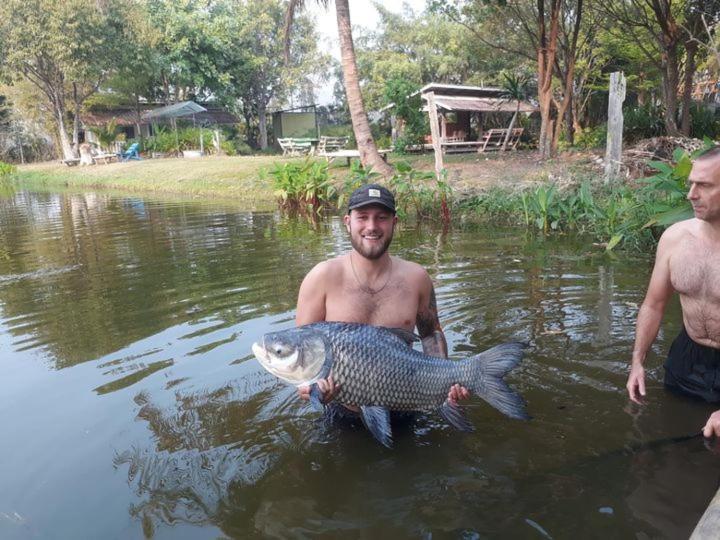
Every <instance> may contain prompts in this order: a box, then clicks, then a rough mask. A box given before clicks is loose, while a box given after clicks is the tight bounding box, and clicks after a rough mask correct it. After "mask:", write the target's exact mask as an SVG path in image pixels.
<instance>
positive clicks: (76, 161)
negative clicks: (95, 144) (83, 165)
mask: <svg viewBox="0 0 720 540" xmlns="http://www.w3.org/2000/svg"><path fill="white" fill-rule="evenodd" d="M60 163H63V164H64V165H67V166H68V167H74V166H75V165H77V164H79V163H80V158H69V159H61V160H60Z"/></svg>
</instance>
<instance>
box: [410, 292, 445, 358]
mask: <svg viewBox="0 0 720 540" xmlns="http://www.w3.org/2000/svg"><path fill="white" fill-rule="evenodd" d="M415 326H417V330H418V334H419V335H420V339H421V340H422V346H423V352H424V353H425V354H429V355H431V356H437V357H442V358H447V355H448V354H447V342H446V341H445V334H443V331H442V328H441V327H440V319H439V318H438V313H437V301H436V299H435V289H434V288H433V287H432V286H431V288H430V298H429V301H428V305H427V306H421V307H420V309H419V310H418V314H417V318H416V320H415Z"/></svg>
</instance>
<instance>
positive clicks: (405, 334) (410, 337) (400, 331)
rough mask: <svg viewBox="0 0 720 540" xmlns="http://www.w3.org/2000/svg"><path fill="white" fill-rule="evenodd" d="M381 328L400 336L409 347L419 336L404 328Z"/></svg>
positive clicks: (418, 339)
mask: <svg viewBox="0 0 720 540" xmlns="http://www.w3.org/2000/svg"><path fill="white" fill-rule="evenodd" d="M383 330H387V331H388V332H390V333H391V334H393V335H395V337H398V338H400V339H401V340H403V341H404V342H405V343H407V344H408V345H410V346H411V347H412V344H413V343H415V342H416V341H420V336H418V335H417V334H415V333H414V332H410V331H409V330H405V329H404V328H384V329H383Z"/></svg>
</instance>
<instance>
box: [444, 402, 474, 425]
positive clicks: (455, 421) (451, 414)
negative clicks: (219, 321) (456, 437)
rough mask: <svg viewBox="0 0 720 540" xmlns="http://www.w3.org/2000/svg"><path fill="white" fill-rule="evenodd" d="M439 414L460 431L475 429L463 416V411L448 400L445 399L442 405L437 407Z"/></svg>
mask: <svg viewBox="0 0 720 540" xmlns="http://www.w3.org/2000/svg"><path fill="white" fill-rule="evenodd" d="M438 412H439V413H440V416H442V417H443V418H444V419H445V420H446V421H447V422H448V423H449V424H450V425H452V426H453V427H454V428H455V429H459V430H460V431H475V428H474V427H473V425H472V424H471V423H470V420H468V419H467V418H465V413H464V412H463V410H462V409H461V408H460V407H459V406H458V405H452V404H450V402H449V401H447V400H446V401H445V403H443V404H442V406H441V407H440V408H439V409H438Z"/></svg>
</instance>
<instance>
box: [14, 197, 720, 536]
mask: <svg viewBox="0 0 720 540" xmlns="http://www.w3.org/2000/svg"><path fill="white" fill-rule="evenodd" d="M347 248H348V241H347V238H346V233H345V230H344V227H343V226H342V223H341V221H340V220H338V219H335V220H330V221H327V222H321V223H312V222H307V221H303V220H287V219H282V218H281V217H280V216H279V215H276V214H273V213H249V212H242V211H238V210H237V209H234V208H231V207H227V206H218V205H206V204H202V203H197V202H174V203H168V202H158V201H150V200H143V199H137V198H118V197H112V196H107V195H99V194H69V193H66V194H37V193H35V194H34V193H28V192H17V193H11V194H6V195H4V198H2V199H0V313H1V315H0V350H2V352H3V354H2V357H1V358H2V360H0V410H2V411H3V415H2V420H1V422H2V428H3V430H2V432H3V433H12V434H13V437H12V438H8V437H5V438H3V439H1V440H0V447H2V455H3V460H0V477H2V478H3V480H4V486H5V489H4V490H3V491H2V493H0V536H2V537H3V538H5V537H7V538H23V537H28V536H30V537H32V536H33V535H35V536H37V537H44V536H48V535H50V534H54V533H55V532H57V534H58V535H61V536H63V537H105V536H120V537H138V536H142V535H144V536H146V537H151V536H152V537H173V538H184V537H187V538H204V537H207V538H215V537H217V536H219V535H226V536H229V537H233V538H247V537H253V536H263V537H271V538H286V537H288V536H296V537H304V536H331V537H332V536H339V535H350V536H371V535H379V536H387V535H390V534H393V535H396V536H399V537H406V536H421V537H428V536H432V537H434V538H437V537H440V538H450V537H452V538H457V537H470V538H472V537H488V536H489V537H520V538H525V537H527V538H535V537H541V536H542V534H543V531H545V533H547V534H549V535H550V536H552V537H554V538H562V537H570V536H572V537H577V536H586V535H587V531H589V530H590V531H593V535H594V536H618V537H632V536H637V535H640V536H643V535H645V536H646V537H663V536H666V537H673V536H676V535H677V536H683V535H685V536H686V535H687V534H686V533H688V532H689V531H690V529H692V526H693V525H694V522H695V520H696V518H697V517H698V515H699V513H700V512H701V511H702V509H703V504H704V502H705V501H706V499H707V498H709V496H710V494H711V493H712V491H713V490H714V489H715V487H717V484H716V481H717V479H716V478H714V477H713V476H712V475H708V474H707V471H708V470H709V469H711V468H712V467H713V466H714V464H715V463H716V461H715V460H716V459H717V456H715V455H714V454H713V453H711V452H709V451H708V450H707V449H706V448H705V447H704V446H703V445H702V443H701V442H700V441H698V440H694V441H693V440H691V441H687V442H683V443H679V444H669V445H666V446H662V445H661V446H652V445H650V446H647V445H646V446H643V445H644V444H645V443H647V442H648V441H653V440H656V439H663V438H667V437H672V436H679V435H686V434H687V433H688V430H689V429H691V428H694V427H696V426H699V425H702V422H704V418H705V417H706V416H707V414H708V412H709V409H708V407H706V406H701V405H698V404H695V403H691V402H686V401H684V400H681V399H679V398H676V397H674V396H669V395H667V394H666V393H665V392H663V390H662V389H661V387H660V380H661V379H660V376H661V371H660V369H659V362H658V361H657V360H655V366H656V367H654V368H653V369H651V370H650V372H649V384H650V403H649V404H648V406H647V407H645V408H640V409H638V408H634V407H630V408H628V407H627V400H626V399H625V398H624V393H623V388H624V384H625V377H626V371H625V370H626V365H627V360H628V354H629V351H630V350H631V346H632V338H633V324H634V319H635V316H636V313H637V309H638V304H639V303H640V301H641V300H642V295H643V293H644V290H645V286H646V284H647V278H648V274H649V270H650V267H651V264H652V259H651V258H650V257H637V256H635V255H628V256H624V257H617V258H608V257H607V256H606V255H604V254H603V253H600V252H595V251H593V249H592V247H591V246H590V245H589V244H588V243H586V242H583V240H582V239H576V238H563V239H550V240H546V239H543V238H537V237H533V236H529V235H527V234H526V233H525V232H524V231H517V230H489V229H484V228H468V229H462V230H459V229H456V230H453V231H437V230H434V229H432V228H429V227H427V226H422V227H413V226H406V227H405V228H403V229H402V230H400V231H399V232H398V233H397V236H396V242H395V244H394V249H395V252H396V253H398V254H399V255H401V256H403V257H405V258H408V259H412V260H414V261H416V262H418V263H420V264H422V265H424V266H425V267H427V268H428V270H429V271H430V273H431V275H432V276H433V279H434V281H435V283H436V290H437V293H438V302H439V309H440V313H441V318H442V321H443V324H444V327H445V329H446V333H447V336H448V342H449V346H450V349H451V350H452V351H453V354H454V355H455V356H458V357H463V356H469V355H471V354H476V353H478V352H480V351H482V350H484V349H486V348H488V347H490V346H492V345H495V344H497V343H498V342H501V341H508V340H514V339H521V340H524V341H526V342H528V343H529V344H530V349H529V352H528V354H527V358H526V360H525V361H524V363H523V365H522V367H521V368H520V369H518V370H516V371H515V372H514V373H513V374H512V376H511V384H512V385H513V386H514V387H516V388H518V390H519V391H520V392H521V393H523V394H524V395H525V397H526V398H527V400H528V402H529V406H530V412H531V414H532V415H533V417H534V419H533V420H532V421H531V422H529V423H517V422H513V421H511V420H508V419H505V418H503V417H502V416H501V415H500V414H499V413H497V412H496V411H494V410H492V409H491V408H490V407H488V406H486V405H484V404H482V403H480V402H474V403H473V404H472V405H471V406H469V407H468V417H469V419H470V420H471V421H472V422H473V424H474V425H475V427H476V429H477V431H476V433H475V434H471V435H466V434H460V433H457V432H455V431H454V430H452V429H451V428H449V427H448V426H446V425H445V424H444V422H442V421H441V420H439V419H438V418H437V417H435V416H434V415H427V416H421V417H420V418H419V419H418V421H417V422H416V423H415V424H413V425H410V426H406V427H405V428H404V429H400V430H397V431H396V433H395V435H396V444H395V448H394V449H393V450H391V451H390V450H386V449H384V448H382V447H380V446H379V445H377V444H376V442H375V441H374V440H373V439H372V437H370V436H369V435H368V434H367V433H366V432H365V431H364V430H363V429H354V430H345V431H339V430H337V429H328V428H327V426H325V425H324V424H323V423H322V421H320V420H319V419H318V417H317V415H316V414H315V413H314V412H313V411H311V410H310V408H309V407H308V406H307V405H306V404H304V403H301V402H300V401H299V400H298V399H297V398H296V396H295V393H294V391H293V390H292V389H290V388H288V387H286V386H284V385H281V384H279V383H278V382H277V381H276V380H275V379H274V378H273V377H271V376H270V375H269V374H267V373H266V372H264V370H262V369H261V368H260V367H259V366H258V365H257V363H256V362H255V361H254V360H253V359H252V358H251V356H250V352H249V349H250V344H251V343H252V342H253V341H255V340H256V339H258V337H259V336H261V335H262V334H263V333H264V332H266V331H268V330H271V329H280V328H285V327H288V326H291V325H292V324H293V322H292V321H293V316H294V313H293V310H294V305H295V299H296V295H297V289H298V287H299V283H300V281H301V279H302V277H303V276H304V275H305V273H306V272H307V271H308V270H309V269H310V268H311V267H312V266H313V265H314V264H316V263H317V262H319V261H321V260H323V259H325V258H327V257H329V256H333V255H336V254H339V253H342V252H343V251H345V250H346V249H347ZM679 322H680V321H679V310H678V307H677V305H673V306H672V307H671V309H670V314H669V317H668V318H667V320H666V321H665V324H664V327H663V329H662V331H661V335H660V339H659V340H658V344H657V345H656V347H655V348H654V354H655V355H661V354H662V353H663V351H664V350H665V347H666V346H667V343H668V342H669V340H670V339H672V337H673V336H674V334H675V333H676V331H677V329H678V328H679ZM668 333H669V334H668ZM666 334H668V336H669V337H668V338H666ZM690 486H694V488H693V489H694V491H693V495H692V496H685V495H686V494H687V492H689V491H691V490H690ZM678 487H679V488H680V489H682V490H683V493H684V494H683V495H682V496H681V497H680V498H678V497H675V496H674V494H675V492H676V490H677V489H678ZM88 516H90V517H88ZM595 532H597V534H595Z"/></svg>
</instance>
